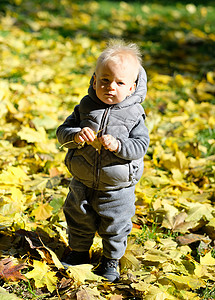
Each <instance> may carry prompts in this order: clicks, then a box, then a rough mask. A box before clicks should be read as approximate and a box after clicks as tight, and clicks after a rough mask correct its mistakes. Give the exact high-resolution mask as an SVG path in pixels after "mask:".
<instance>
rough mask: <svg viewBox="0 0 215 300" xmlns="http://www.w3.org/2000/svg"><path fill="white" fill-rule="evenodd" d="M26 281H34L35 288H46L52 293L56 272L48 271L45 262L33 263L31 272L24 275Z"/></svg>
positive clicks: (35, 261)
mask: <svg viewBox="0 0 215 300" xmlns="http://www.w3.org/2000/svg"><path fill="white" fill-rule="evenodd" d="M25 276H26V277H27V278H28V279H31V278H32V279H34V281H35V286H36V287H37V288H41V287H44V286H46V287H47V289H48V290H49V291H50V292H51V293H52V292H53V291H54V290H55V289H56V284H57V280H58V279H57V277H56V272H53V271H50V267H49V266H48V265H47V264H46V262H45V261H43V262H41V261H37V260H34V261H33V270H32V271H29V272H28V273H26V274H25Z"/></svg>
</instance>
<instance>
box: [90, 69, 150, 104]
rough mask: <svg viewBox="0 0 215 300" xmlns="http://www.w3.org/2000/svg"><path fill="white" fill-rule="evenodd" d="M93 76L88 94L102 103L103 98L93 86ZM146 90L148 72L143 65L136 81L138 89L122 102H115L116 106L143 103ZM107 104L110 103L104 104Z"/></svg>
mask: <svg viewBox="0 0 215 300" xmlns="http://www.w3.org/2000/svg"><path fill="white" fill-rule="evenodd" d="M93 80H94V78H93V76H92V78H91V80H90V86H89V89H88V94H89V96H90V98H92V99H93V101H95V102H97V103H101V100H100V99H99V98H98V97H97V96H96V92H95V90H94V88H93ZM146 92H147V76H146V72H145V70H144V68H143V67H141V69H140V72H139V75H138V79H137V83H136V89H135V91H134V92H133V93H132V94H131V95H130V96H128V97H126V98H125V100H123V101H122V102H120V103H117V104H114V106H115V108H122V107H126V106H130V105H133V104H134V103H142V102H143V101H144V100H145V97H146ZM104 105H105V106H108V104H104Z"/></svg>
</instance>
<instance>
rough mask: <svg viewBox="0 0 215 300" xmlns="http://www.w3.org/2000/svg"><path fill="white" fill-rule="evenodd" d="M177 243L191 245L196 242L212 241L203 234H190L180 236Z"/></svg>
mask: <svg viewBox="0 0 215 300" xmlns="http://www.w3.org/2000/svg"><path fill="white" fill-rule="evenodd" d="M176 241H177V243H179V244H180V245H189V244H192V243H195V242H198V241H199V242H200V241H203V242H209V241H210V239H209V237H206V236H204V235H201V234H195V233H189V234H185V235H183V236H178V237H177V238H176Z"/></svg>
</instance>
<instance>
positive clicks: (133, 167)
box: [129, 158, 143, 184]
mask: <svg viewBox="0 0 215 300" xmlns="http://www.w3.org/2000/svg"><path fill="white" fill-rule="evenodd" d="M142 173H143V159H142V158H140V159H137V160H133V161H131V162H130V164H129V179H130V181H131V182H133V183H134V184H136V183H137V181H139V179H140V178H141V176H142Z"/></svg>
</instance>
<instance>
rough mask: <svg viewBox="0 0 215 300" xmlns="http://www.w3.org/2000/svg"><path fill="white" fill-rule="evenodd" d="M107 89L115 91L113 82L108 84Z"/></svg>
mask: <svg viewBox="0 0 215 300" xmlns="http://www.w3.org/2000/svg"><path fill="white" fill-rule="evenodd" d="M109 89H110V90H115V89H116V82H114V81H112V82H110V84H109Z"/></svg>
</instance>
